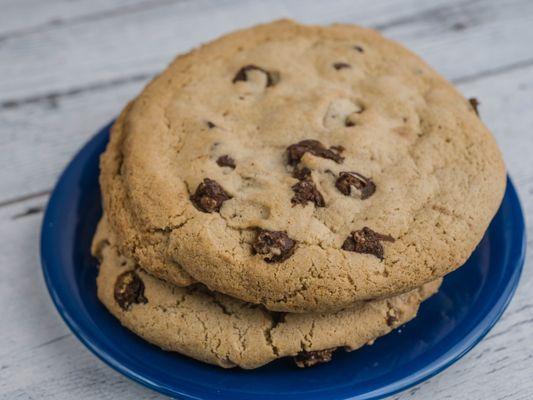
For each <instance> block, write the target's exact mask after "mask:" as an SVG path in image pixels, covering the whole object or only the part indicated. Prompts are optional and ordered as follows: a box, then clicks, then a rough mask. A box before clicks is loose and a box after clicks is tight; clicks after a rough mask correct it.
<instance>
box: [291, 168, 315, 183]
mask: <svg viewBox="0 0 533 400" xmlns="http://www.w3.org/2000/svg"><path fill="white" fill-rule="evenodd" d="M292 176H293V177H294V178H296V179H298V180H300V181H304V180H307V179H311V170H310V169H309V168H307V167H303V168H295V169H294V171H293V173H292Z"/></svg>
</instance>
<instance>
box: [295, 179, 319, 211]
mask: <svg viewBox="0 0 533 400" xmlns="http://www.w3.org/2000/svg"><path fill="white" fill-rule="evenodd" d="M292 191H293V192H294V196H293V198H292V199H291V203H292V204H293V205H296V204H301V205H304V206H305V205H306V204H307V203H308V202H312V203H315V206H317V207H324V206H325V205H326V203H325V202H324V197H322V194H321V193H320V192H319V191H318V189H317V188H316V185H315V184H314V183H313V181H312V180H311V179H305V180H302V181H300V182H298V183H296V184H295V185H293V186H292Z"/></svg>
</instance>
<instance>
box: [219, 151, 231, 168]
mask: <svg viewBox="0 0 533 400" xmlns="http://www.w3.org/2000/svg"><path fill="white" fill-rule="evenodd" d="M217 164H218V165H219V166H220V167H230V168H233V169H235V160H234V159H233V158H231V157H230V156H228V155H227V154H224V155H223V156H220V157H218V159H217Z"/></svg>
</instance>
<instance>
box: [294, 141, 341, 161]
mask: <svg viewBox="0 0 533 400" xmlns="http://www.w3.org/2000/svg"><path fill="white" fill-rule="evenodd" d="M341 148H342V150H344V148H343V147H342V146H333V147H330V148H329V149H327V148H326V147H325V146H324V145H323V144H322V143H320V142H319V141H318V140H312V139H307V140H302V141H301V142H298V143H295V144H291V145H290V146H289V147H287V154H288V160H289V164H290V165H296V164H298V163H299V162H300V160H301V159H302V157H303V155H304V154H305V153H311V154H313V155H314V156H316V157H321V158H327V159H329V160H333V161H335V162H336V163H337V164H341V163H342V162H343V161H344V157H342V156H341V155H340V154H339V153H341V151H342V150H339V149H341Z"/></svg>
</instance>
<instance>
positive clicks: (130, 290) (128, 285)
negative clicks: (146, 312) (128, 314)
mask: <svg viewBox="0 0 533 400" xmlns="http://www.w3.org/2000/svg"><path fill="white" fill-rule="evenodd" d="M114 296H115V301H116V302H117V303H118V305H119V306H120V308H122V309H123V310H127V309H128V308H130V306H131V305H132V304H140V303H142V304H145V303H146V302H148V300H147V299H146V297H144V283H143V281H142V280H141V278H139V275H137V274H136V273H135V271H127V272H123V273H122V274H120V275H119V276H118V277H117V281H116V282H115V290H114Z"/></svg>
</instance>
